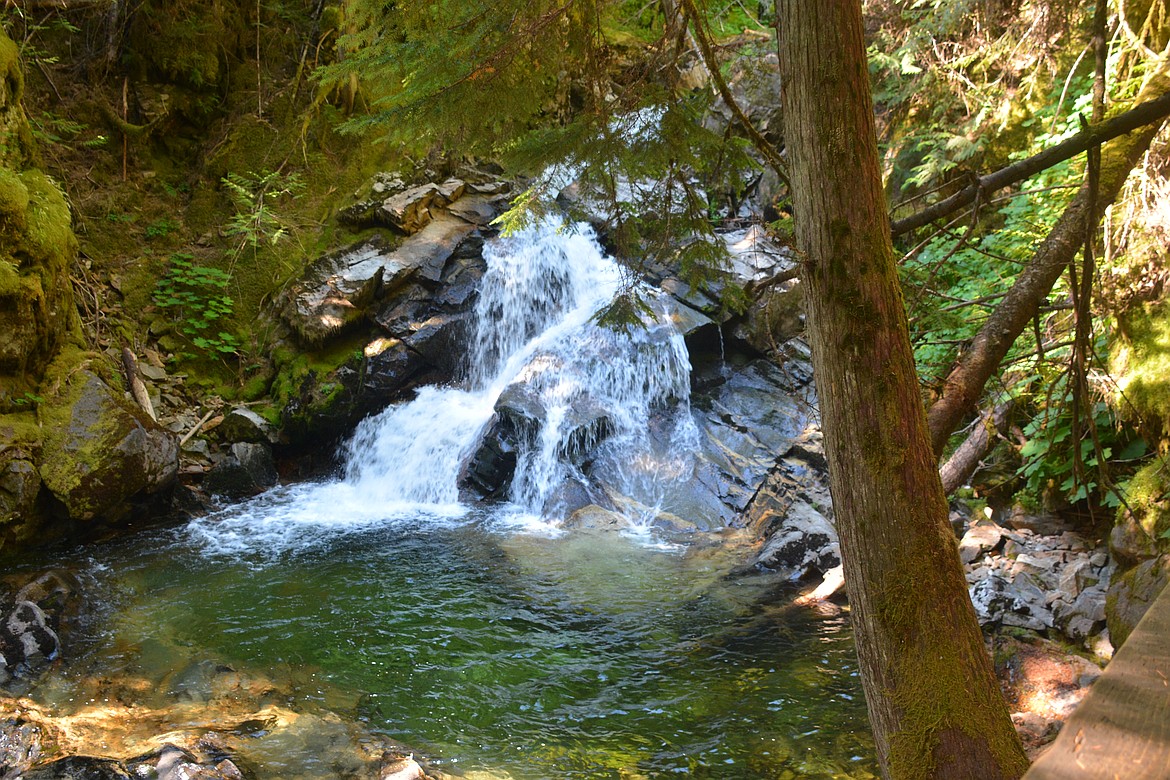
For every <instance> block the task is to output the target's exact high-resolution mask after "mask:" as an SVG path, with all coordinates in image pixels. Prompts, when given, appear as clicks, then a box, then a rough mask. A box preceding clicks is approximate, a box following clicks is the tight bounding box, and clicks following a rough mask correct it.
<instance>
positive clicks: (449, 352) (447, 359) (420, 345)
mask: <svg viewBox="0 0 1170 780" xmlns="http://www.w3.org/2000/svg"><path fill="white" fill-rule="evenodd" d="M470 331H471V316H470V315H469V314H466V313H459V314H436V315H435V316H433V317H429V318H428V319H426V320H424V321H422V322H420V323H417V324H416V325H415V327H414V328H413V332H412V333H411V334H410V335H409V336H407V338H406V339H405V342H406V345H407V346H408V347H410V349H412V350H413V351H415V352H417V353H418V354H420V355H422V357H423V359H424V360H426V362H427V363H428V365H430V366H432V367H434V368H436V369H437V370H438V371H439V372H440V373H442V374H445V375H447V376H455V375H457V374H458V373H459V372H460V371H461V370H463V368H464V365H463V363H464V350H463V345H464V344H466V343H467V340H468V338H469V336H470Z"/></svg>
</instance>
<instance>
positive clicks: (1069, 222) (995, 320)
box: [927, 74, 1170, 457]
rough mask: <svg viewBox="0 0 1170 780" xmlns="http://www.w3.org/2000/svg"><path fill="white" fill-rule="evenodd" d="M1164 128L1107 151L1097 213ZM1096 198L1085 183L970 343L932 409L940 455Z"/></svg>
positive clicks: (1155, 84) (1166, 82) (1065, 260)
mask: <svg viewBox="0 0 1170 780" xmlns="http://www.w3.org/2000/svg"><path fill="white" fill-rule="evenodd" d="M1168 90H1170V79H1168V78H1167V77H1166V76H1165V74H1160V75H1158V76H1157V77H1155V78H1153V79H1151V80H1150V81H1149V82H1148V83H1147V84H1146V86H1145V88H1144V89H1143V90H1142V93H1141V94H1140V95H1139V96H1138V100H1139V101H1141V100H1144V99H1145V98H1147V97H1148V96H1149V95H1150V94H1162V93H1165V92H1167V91H1168ZM1160 127H1161V124H1160V123H1158V124H1153V125H1147V126H1145V127H1143V128H1142V129H1141V130H1139V131H1137V132H1134V133H1130V134H1129V135H1126V136H1122V137H1120V138H1117V139H1116V140H1114V141H1113V142H1111V143H1110V144H1109V145H1108V146H1106V147H1105V148H1104V149H1103V150H1102V154H1101V173H1100V179H1099V182H1098V190H1097V196H1096V209H1095V212H1096V214H1098V215H1100V214H1103V213H1104V212H1105V207H1106V206H1108V205H1109V204H1110V203H1113V201H1115V200H1117V196H1118V195H1119V194H1120V193H1121V188H1122V186H1123V185H1124V184H1125V180H1126V179H1127V178H1129V173H1130V171H1132V170H1133V168H1134V166H1136V165H1137V164H1138V162H1139V161H1140V160H1141V159H1142V156H1143V155H1144V154H1145V153H1146V150H1148V149H1149V148H1150V143H1151V142H1152V141H1153V140H1154V136H1156V135H1157V134H1158V130H1159V128H1160ZM1090 200H1091V193H1090V190H1089V187H1088V185H1085V186H1083V187H1081V189H1080V191H1079V192H1078V193H1077V195H1076V197H1075V198H1073V201H1072V203H1070V204H1069V206H1068V208H1066V209H1065V211H1064V213H1063V214H1062V215H1061V216H1060V219H1059V220H1058V221H1057V223H1056V225H1055V226H1054V227H1053V228H1052V230H1051V231H1050V232H1049V234H1048V236H1047V237H1046V238H1045V239H1044V242H1043V243H1042V244H1041V245H1040V247H1039V248H1038V249H1037V250H1036V254H1035V255H1034V256H1033V257H1032V260H1031V261H1030V262H1029V263H1028V265H1027V267H1026V268H1025V269H1024V270H1023V271H1022V272H1021V273H1020V275H1019V277H1017V278H1016V281H1015V283H1014V284H1013V285H1012V288H1011V290H1009V291H1008V294H1007V295H1006V296H1004V298H1003V300H1002V301H1000V303H999V305H998V306H996V307H995V311H993V312H992V313H991V316H990V317H988V319H987V322H986V323H985V324H984V325H983V327H982V328H981V329H980V331H979V333H978V334H976V336H975V338H974V340H973V341H972V342H971V345H970V347H968V349H967V350H966V351H965V352H964V353H963V354H962V356H961V357H960V358H959V359H958V360H957V361H956V362H955V365H954V367H953V368H952V369H951V372H950V374H949V375H948V376H947V379H946V381H945V382H944V383H943V389H942V393H941V395H940V396H939V397H938V398H937V399H936V400H935V401H934V403H932V404H931V406H930V411H929V412H928V413H927V421H928V424H929V426H930V440H931V446H932V447H933V449H934V453H935V455H936V456H939V457H941V456H942V453H943V450H944V449H945V447H946V443H947V439H948V438H949V437H950V435H951V433H953V432H954V430H955V428H957V427H958V426H959V424H960V423H962V421H963V419H964V418H965V417H966V416H967V415H968V414H970V413H971V412H972V410H973V409H974V408H975V405H976V403H977V402H978V401H979V396H980V394H982V392H983V386H984V385H985V384H986V383H987V380H988V379H990V378H991V376H992V375H993V374H994V373H995V372H996V371H997V370H998V368H999V364H1000V361H1002V360H1003V359H1004V356H1006V355H1007V353H1008V350H1009V349H1011V346H1012V344H1014V343H1015V340H1016V339H1017V338H1018V337H1019V335H1020V333H1022V332H1023V330H1024V328H1025V327H1027V325H1028V323H1029V322H1030V321H1031V319H1032V318H1033V317H1034V316H1035V315H1036V312H1037V311H1038V310H1039V308H1040V304H1042V303H1043V302H1044V300H1045V299H1046V298H1047V297H1048V293H1049V292H1050V291H1051V290H1052V286H1053V285H1054V284H1056V280H1057V279H1059V278H1060V275H1061V274H1062V273H1063V272H1064V269H1066V268H1067V267H1068V264H1069V263H1071V262H1072V261H1073V260H1074V259H1075V258H1076V255H1077V252H1078V251H1079V250H1080V249H1081V247H1082V246H1083V245H1084V240H1085V220H1086V217H1087V215H1088V212H1089V206H1090Z"/></svg>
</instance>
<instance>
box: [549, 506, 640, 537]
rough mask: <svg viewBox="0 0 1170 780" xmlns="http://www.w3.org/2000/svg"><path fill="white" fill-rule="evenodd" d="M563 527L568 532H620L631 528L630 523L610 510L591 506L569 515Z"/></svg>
mask: <svg viewBox="0 0 1170 780" xmlns="http://www.w3.org/2000/svg"><path fill="white" fill-rule="evenodd" d="M561 527H562V528H563V529H565V530H566V531H620V530H623V529H626V528H629V527H630V521H629V520H628V519H626V518H625V517H624V516H623V515H620V514H618V513H617V512H614V511H612V510H610V509H604V508H602V507H600V506H597V505H596V504H590V505H589V506H586V507H582V508H581V509H578V510H577V511H576V512H573V513H572V514H571V515H569V516H568V517H567V518H566V519H565V521H564V523H562V524H561Z"/></svg>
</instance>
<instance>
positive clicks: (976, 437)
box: [938, 401, 1013, 496]
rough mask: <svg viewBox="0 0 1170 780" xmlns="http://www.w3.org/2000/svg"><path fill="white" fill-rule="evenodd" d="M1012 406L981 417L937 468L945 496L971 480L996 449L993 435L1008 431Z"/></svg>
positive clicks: (997, 407)
mask: <svg viewBox="0 0 1170 780" xmlns="http://www.w3.org/2000/svg"><path fill="white" fill-rule="evenodd" d="M1012 406H1013V402H1012V401H1005V402H1004V403H1002V404H998V405H996V407H995V408H994V409H992V410H991V411H990V412H988V413H987V414H986V415H980V417H979V421H978V422H976V423H975V427H974V428H972V429H971V433H970V434H969V435H968V436H967V438H966V439H964V440H963V443H962V444H960V445H959V446H958V447H957V448H956V449H955V451H954V452H952V453H951V457H949V458H947V462H946V463H944V464H942V466H941V467H940V468H939V470H938V475H939V478H941V479H942V486H943V492H944V493H946V494H947V495H948V496H949V495H950V494H951V493H954V492H955V491H956V490H958V489H959V487H960V486H961V485H962V484H963V483H964V482H966V481H967V480H968V479H970V478H971V475H972V474H974V473H975V469H977V468H978V467H979V461H981V460H983V458H984V457H985V456H986V455H987V453H989V452H991V451H992V450H993V449H995V434H997V433H1003V431H1004V429H1005V428H1006V427H1007V421H1008V415H1009V414H1010V413H1011V411H1012Z"/></svg>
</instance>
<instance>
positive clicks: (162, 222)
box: [145, 217, 179, 240]
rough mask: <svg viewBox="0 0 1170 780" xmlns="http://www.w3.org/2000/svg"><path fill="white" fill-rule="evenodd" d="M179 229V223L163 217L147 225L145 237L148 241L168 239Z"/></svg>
mask: <svg viewBox="0 0 1170 780" xmlns="http://www.w3.org/2000/svg"><path fill="white" fill-rule="evenodd" d="M178 229H179V223H178V222H175V221H174V220H173V219H169V218H167V217H163V218H162V219H159V220H156V221H154V222H151V223H150V224H149V225H147V226H146V231H145V235H146V238H147V240H153V239H156V238H166V237H167V236H169V235H170V234H171V233H173V232H175V231H176V230H178Z"/></svg>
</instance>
